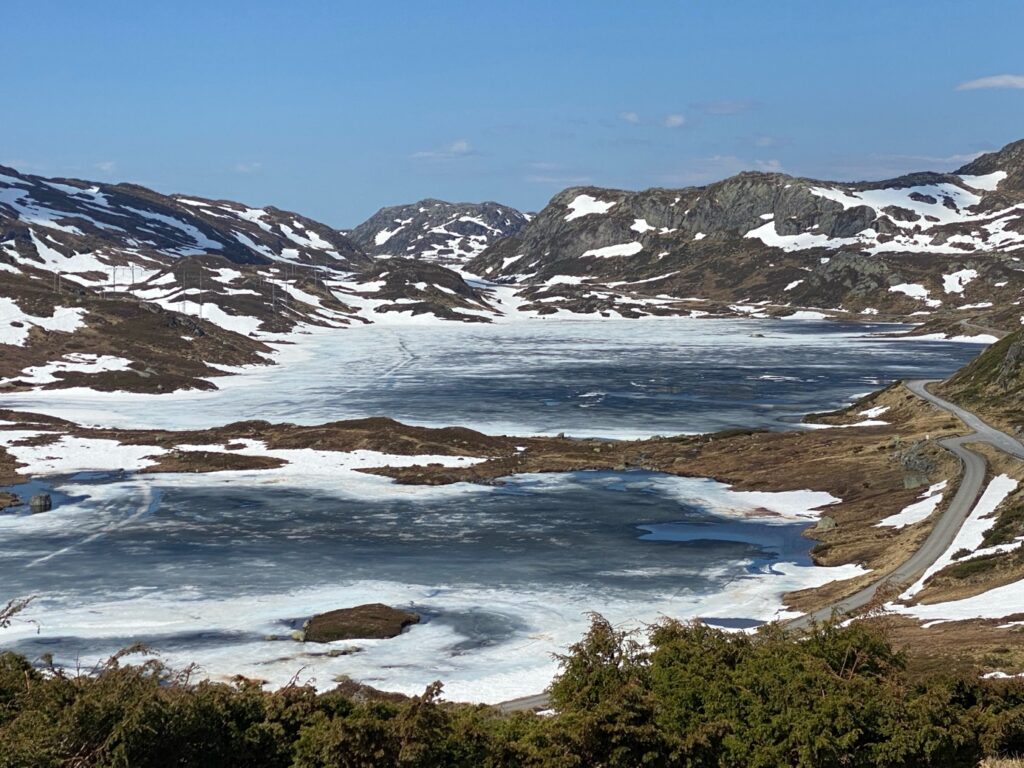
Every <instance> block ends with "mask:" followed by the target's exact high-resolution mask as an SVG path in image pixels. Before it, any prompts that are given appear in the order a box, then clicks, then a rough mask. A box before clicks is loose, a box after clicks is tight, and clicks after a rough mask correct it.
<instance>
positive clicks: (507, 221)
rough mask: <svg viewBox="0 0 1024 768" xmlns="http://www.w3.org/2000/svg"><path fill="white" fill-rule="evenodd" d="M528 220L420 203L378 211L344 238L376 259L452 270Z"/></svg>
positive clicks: (494, 210)
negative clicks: (396, 259) (410, 261)
mask: <svg viewBox="0 0 1024 768" xmlns="http://www.w3.org/2000/svg"><path fill="white" fill-rule="evenodd" d="M528 221H529V217H528V216H527V215H526V214H523V213H520V212H519V211H517V210H516V209H515V208H511V207H509V206H507V205H500V204H499V203H490V202H488V203H446V202H444V201H443V200H420V201H419V202H418V203H412V204H410V205H396V206H392V207H390V208H381V209H380V210H379V211H377V213H375V214H374V215H373V216H371V217H370V218H369V219H367V220H366V221H364V222H363V223H362V224H360V225H359V226H358V227H356V228H355V229H353V230H351V231H350V232H349V233H348V235H349V237H351V238H352V240H353V241H354V242H356V243H357V244H358V245H359V246H360V247H361V248H362V249H363V250H364V251H365V252H366V253H368V254H370V255H371V256H375V257H377V258H387V257H396V256H397V257H404V258H410V259H419V260H422V261H432V262H435V263H438V264H446V265H453V266H458V265H461V264H464V263H466V262H467V261H469V260H470V259H472V258H474V257H476V256H479V255H480V254H481V253H482V252H483V251H484V249H485V248H487V247H488V246H489V245H493V244H494V243H496V242H497V241H498V240H501V239H502V238H504V237H508V236H509V235H514V234H516V233H518V232H519V231H520V230H521V229H522V228H523V227H524V226H526V223H527V222H528Z"/></svg>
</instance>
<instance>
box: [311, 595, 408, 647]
mask: <svg viewBox="0 0 1024 768" xmlns="http://www.w3.org/2000/svg"><path fill="white" fill-rule="evenodd" d="M419 620H420V617H419V614H417V613H413V612H411V611H402V610H399V609H397V608H392V607H390V606H387V605H384V604H383V603H369V604H367V605H357V606H356V607H354V608H340V609H338V610H336V611H328V612H327V613H318V614H317V615H316V616H313V617H312V618H310V619H309V620H308V621H307V622H306V623H305V624H304V625H303V628H302V633H303V640H304V641H305V642H308V643H333V642H335V641H337V640H375V639H387V638H391V637H397V636H398V635H400V634H402V631H403V630H404V629H405V628H406V627H408V626H411V625H412V624H418V623H419Z"/></svg>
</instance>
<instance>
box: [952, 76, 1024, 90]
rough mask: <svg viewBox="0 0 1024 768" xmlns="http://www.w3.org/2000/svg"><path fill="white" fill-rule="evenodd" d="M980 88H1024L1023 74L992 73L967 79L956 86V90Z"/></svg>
mask: <svg viewBox="0 0 1024 768" xmlns="http://www.w3.org/2000/svg"><path fill="white" fill-rule="evenodd" d="M982 88H1024V75H992V76H990V77H979V78H978V79H976V80H968V81H967V82H964V83H960V85H958V86H957V87H956V90H958V91H977V90H980V89H982Z"/></svg>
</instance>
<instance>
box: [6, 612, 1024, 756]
mask: <svg viewBox="0 0 1024 768" xmlns="http://www.w3.org/2000/svg"><path fill="white" fill-rule="evenodd" d="M122 660H123V659H122V658H118V657H115V658H113V659H111V660H110V662H109V663H108V664H107V665H106V666H105V667H104V668H103V669H101V670H98V671H97V672H96V673H94V674H87V675H84V674H68V673H66V672H63V671H61V670H57V669H44V670H40V669H38V668H36V667H34V666H33V665H31V664H29V663H28V662H27V661H26V660H25V659H23V658H21V657H19V656H16V655H14V654H10V653H8V654H2V655H0V766H18V768H35V767H40V768H41V767H43V766H45V767H47V768H49V767H51V766H52V767H54V768H56V767H58V766H59V767H61V768H65V767H70V766H75V767H76V768H77V767H82V768H84V767H86V766H111V767H115V766H116V767H118V768H122V767H123V768H163V767H165V766H166V767H168V768H169V767H170V766H211V767H213V766H217V767H218V768H222V767H224V766H260V767H262V766H273V767H275V768H276V767H278V766H279V767H280V768H289V767H291V768H328V767H332V768H333V767H335V766H339V767H342V766H343V767H345V768H349V767H352V768H355V767H357V766H358V767H360V768H361V767H364V766H365V767H367V768H369V767H371V766H372V767H374V768H376V767H377V766H409V767H417V768H419V767H423V768H427V767H437V768H441V767H442V766H443V767H445V768H448V767H456V768H457V767H459V766H466V767H467V768H468V767H469V766H472V767H473V768H487V767H489V766H493V767H495V768H496V767H497V766H530V767H533V766H536V767H537V768H540V767H542V766H543V767H544V768H547V767H549V766H550V767H556V768H584V767H588V768H589V767H590V766H622V767H623V768H625V767H626V766H629V767H630V768H632V767H633V766H650V767H652V768H659V767H661V766H665V767H666V768H667V767H668V766H692V767H693V768H698V767H703V766H730V767H731V766H750V768H769V767H770V768H775V767H776V766H806V767H808V768H810V767H812V766H813V767H814V768H823V767H824V768H827V767H829V766H836V767H839V766H842V767H843V768H846V767H848V766H849V767H856V766H872V767H873V766H936V767H938V766H943V767H944V766H972V767H973V766H976V765H977V764H978V761H979V760H980V759H981V757H982V756H983V755H986V754H988V755H998V754H1008V753H1013V752H1018V751H1021V750H1022V748H1024V686H1022V685H1021V684H1019V683H1016V682H1014V681H998V682H988V681H979V680H953V679H950V680H945V679H932V680H928V681H925V682H915V683H912V682H910V681H908V680H907V677H906V675H905V672H904V660H903V657H902V656H901V655H900V654H898V653H896V652H894V651H893V649H892V647H891V645H890V644H889V642H888V641H887V640H886V638H885V636H884V635H883V634H881V633H880V632H879V631H878V630H876V629H872V628H869V627H867V626H865V625H862V624H853V625H852V626H849V627H839V626H835V625H826V626H821V627H817V628H815V629H814V630H813V631H812V632H811V633H810V634H809V635H808V636H807V637H805V638H803V639H802V640H795V639H794V638H793V636H792V635H789V634H787V633H785V632H783V631H782V630H781V629H780V628H779V627H775V626H769V627H765V628H762V629H761V630H760V631H758V632H756V633H754V634H749V635H748V634H738V633H727V632H723V631H721V630H716V629H712V628H709V627H707V626H704V625H702V624H682V623H679V622H674V621H666V622H663V623H661V624H658V625H656V626H654V627H652V628H650V630H649V632H648V633H647V636H646V637H645V638H644V642H640V640H639V639H638V638H637V637H635V636H634V635H632V634H629V633H624V632H621V631H619V630H617V629H616V628H614V627H613V626H612V625H610V624H609V623H608V622H607V621H605V620H604V619H603V618H601V617H600V616H595V617H593V621H592V624H591V628H590V631H589V632H588V633H587V634H586V635H585V636H584V637H583V638H582V639H581V640H580V642H579V643H577V644H576V645H575V646H573V647H572V649H570V652H569V653H568V654H567V655H566V656H564V657H562V658H561V659H560V661H561V665H562V669H561V673H560V675H559V677H558V678H557V680H556V681H555V682H554V684H553V685H552V688H551V697H552V701H553V703H554V705H555V707H556V709H557V710H558V712H559V714H558V715H556V716H553V717H541V716H535V715H527V714H517V715H513V716H510V717H504V716H501V715H499V714H498V713H497V712H495V711H494V710H492V709H490V708H488V707H480V706H470V705H455V704H447V703H444V702H442V701H440V698H439V697H440V693H441V689H440V685H438V684H434V685H432V686H430V687H428V689H427V690H426V691H425V692H424V694H423V695H422V696H420V697H416V698H412V699H407V700H403V701H388V700H377V699H368V698H366V697H363V696H358V697H357V696H349V695H346V694H344V693H342V692H340V691H333V692H328V693H323V694H317V693H316V692H315V691H314V690H312V689H311V688H307V687H299V686H289V687H287V688H284V689H282V690H279V691H276V692H267V691H264V690H263V689H262V688H261V687H260V686H258V685H256V684H254V683H251V682H247V681H239V682H237V683H236V684H234V685H225V684H219V683H209V682H203V683H198V684H191V683H190V682H189V681H188V679H187V676H183V675H173V674H172V673H170V671H169V670H167V669H166V668H165V667H163V666H162V665H160V664H159V663H157V662H152V661H150V662H147V663H145V664H142V665H135V666H126V665H123V664H122V663H121V662H122Z"/></svg>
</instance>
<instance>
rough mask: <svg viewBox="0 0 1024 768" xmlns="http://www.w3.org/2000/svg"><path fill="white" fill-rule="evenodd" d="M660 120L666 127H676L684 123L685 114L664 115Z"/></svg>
mask: <svg viewBox="0 0 1024 768" xmlns="http://www.w3.org/2000/svg"><path fill="white" fill-rule="evenodd" d="M662 122H663V124H664V126H665V127H666V128H678V127H679V126H681V125H686V116H685V115H666V116H665V119H664V120H663V121H662Z"/></svg>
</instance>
